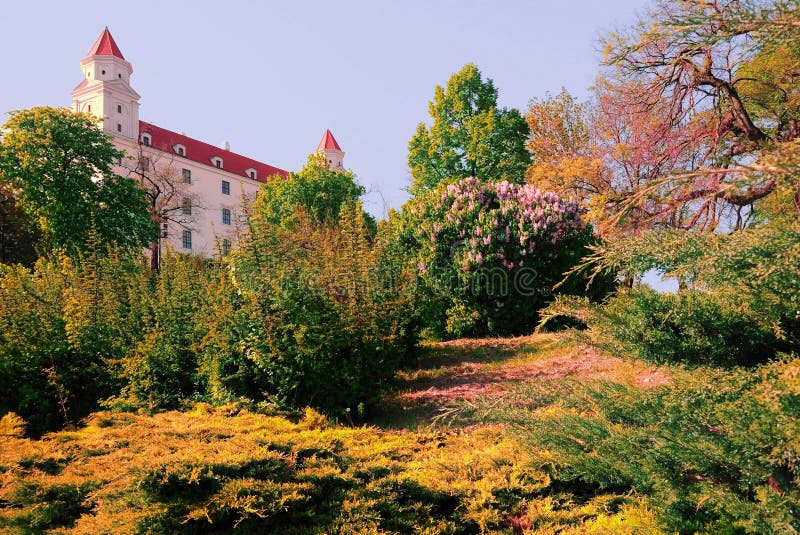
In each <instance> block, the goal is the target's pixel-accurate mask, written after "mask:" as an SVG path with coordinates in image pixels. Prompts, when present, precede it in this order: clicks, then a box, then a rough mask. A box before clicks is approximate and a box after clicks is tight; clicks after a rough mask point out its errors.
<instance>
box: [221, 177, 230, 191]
mask: <svg viewBox="0 0 800 535" xmlns="http://www.w3.org/2000/svg"><path fill="white" fill-rule="evenodd" d="M222 194H223V195H230V194H231V183H230V182H228V181H227V180H223V181H222Z"/></svg>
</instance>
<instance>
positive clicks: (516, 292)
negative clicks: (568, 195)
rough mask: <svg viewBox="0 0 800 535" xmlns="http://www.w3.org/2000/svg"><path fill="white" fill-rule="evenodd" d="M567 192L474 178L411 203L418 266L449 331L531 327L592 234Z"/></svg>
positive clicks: (463, 332)
mask: <svg viewBox="0 0 800 535" xmlns="http://www.w3.org/2000/svg"><path fill="white" fill-rule="evenodd" d="M580 212H581V209H580V206H579V205H578V203H577V202H576V201H574V200H572V199H565V198H562V197H559V196H558V195H557V194H555V193H552V192H547V191H542V190H539V189H537V188H536V187H534V186H533V185H529V184H512V183H509V182H506V181H502V182H483V181H480V180H478V179H475V178H466V179H463V180H461V181H458V182H455V183H451V184H447V185H442V186H440V187H439V188H436V189H435V190H432V191H431V192H429V193H428V194H426V195H425V196H421V197H418V198H417V199H415V202H412V203H411V207H410V214H411V217H412V220H414V221H416V225H415V226H416V228H415V229H414V232H415V234H416V239H417V242H418V244H419V245H420V249H419V254H420V256H419V265H418V267H419V269H420V271H421V272H422V275H423V280H424V281H425V282H426V284H427V287H428V289H429V291H430V292H431V296H430V297H431V298H432V299H437V300H438V301H440V302H442V303H444V305H443V306H444V310H443V311H442V313H441V317H442V321H443V325H442V327H443V331H444V332H445V333H446V334H447V335H455V336H461V335H466V334H485V333H491V332H496V333H508V332H515V331H520V330H524V329H526V328H527V327H529V326H532V325H533V323H534V322H535V320H536V317H537V311H538V309H539V308H541V306H543V305H544V304H545V303H546V302H547V300H548V297H549V295H550V291H551V289H552V287H553V285H554V284H555V283H556V282H558V281H559V280H561V278H562V274H563V273H564V272H565V271H566V270H567V269H569V267H571V265H572V264H573V263H574V261H575V260H577V258H579V257H580V254H581V253H582V250H583V246H584V245H585V243H586V241H587V239H589V238H590V237H591V230H590V229H587V228H586V226H585V225H584V223H583V221H582V220H581V216H580Z"/></svg>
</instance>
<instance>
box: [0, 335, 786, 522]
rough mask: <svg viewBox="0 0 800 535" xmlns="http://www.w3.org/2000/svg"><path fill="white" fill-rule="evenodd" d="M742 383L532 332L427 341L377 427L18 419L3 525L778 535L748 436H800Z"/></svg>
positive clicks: (238, 415) (9, 441)
mask: <svg viewBox="0 0 800 535" xmlns="http://www.w3.org/2000/svg"><path fill="white" fill-rule="evenodd" d="M782 366H784V368H780V369H779V368H774V369H773V372H775V373H783V372H781V371H780V370H784V371H785V370H786V369H788V368H786V366H788V365H787V364H782ZM769 370H770V368H765V371H764V373H762V374H761V377H762V379H761V380H762V381H766V377H767V375H769V373H773V372H770V371H769ZM776 370H778V371H776ZM747 373H748V375H744V374H737V372H722V371H713V370H710V369H694V370H686V369H683V368H678V367H674V368H666V367H654V366H652V365H650V364H646V363H643V362H641V361H635V360H622V359H619V358H616V357H613V356H610V355H606V354H602V353H600V352H598V351H596V350H594V349H592V348H590V347H588V346H582V345H579V344H577V343H574V342H570V341H569V339H566V338H563V337H561V336H556V335H537V336H533V337H524V338H514V339H504V340H501V339H496V340H478V341H474V340H473V341H457V342H450V343H444V344H431V345H429V346H427V347H426V350H425V352H424V354H423V356H422V357H421V358H420V361H419V366H417V367H416V368H415V369H408V370H404V371H403V372H401V373H400V374H399V377H398V385H399V386H398V389H397V391H396V392H395V393H393V394H390V395H388V396H387V398H386V400H385V402H384V403H383V405H382V406H383V411H382V412H381V413H380V414H378V415H376V416H375V418H374V420H373V423H372V425H371V426H364V427H348V426H341V425H336V424H332V423H330V422H328V421H326V420H325V418H323V417H322V416H320V415H319V414H317V413H315V412H313V411H310V410H309V411H307V412H306V413H305V415H304V416H303V417H302V418H300V419H299V421H291V420H289V419H286V418H283V417H279V416H271V415H264V414H258V413H254V412H249V411H248V410H246V409H245V408H244V407H243V406H235V405H229V406H224V407H217V408H212V407H210V406H207V405H203V404H198V405H196V406H195V407H194V408H193V410H191V411H188V412H167V413H161V414H156V415H153V416H147V415H137V414H129V413H110V412H101V413H96V414H94V415H92V416H91V417H90V418H89V419H88V420H87V421H86V423H85V425H84V426H83V427H81V428H80V429H78V430H74V431H62V432H58V433H53V434H50V435H46V436H45V437H43V438H42V439H41V440H29V439H26V438H22V435H21V433H20V428H19V422H17V421H15V420H14V418H13V417H11V416H7V417H5V418H4V419H3V420H2V425H0V531H2V532H11V533H41V532H47V531H51V532H58V533H115V534H116V533H136V532H138V533H224V532H230V531H232V530H236V531H238V532H242V533H270V532H271V533H482V532H485V533H541V534H544V533H586V532H594V533H657V532H660V531H662V530H663V531H664V532H676V531H685V530H686V529H687V527H688V529H693V530H696V531H700V532H703V531H709V530H711V531H713V530H714V529H712V528H716V527H719V526H723V527H724V526H728V527H729V528H730V531H731V532H737V531H751V532H759V530H761V532H766V531H769V530H770V529H772V528H773V527H779V526H780V522H782V521H784V520H786V519H782V518H781V517H780V514H779V513H780V511H785V510H789V511H791V509H790V508H789V509H786V508H785V507H784V506H785V505H786V504H787V503H790V501H791V500H792V499H793V494H792V492H793V490H792V485H791V484H790V482H786V481H782V480H781V474H782V472H781V471H780V467H777V468H773V467H772V464H770V463H771V461H770V460H769V459H767V460H764V459H759V458H754V456H753V454H752V452H750V451H748V449H747V448H748V447H749V446H748V443H747V440H750V441H751V442H752V443H753V444H755V445H758V444H759V443H760V442H759V441H760V439H761V438H763V437H762V435H764V434H768V433H772V434H773V435H774V438H775V443H776V445H781V444H783V442H786V441H789V443H791V440H792V439H791V436H788V435H787V437H783V435H781V433H777V432H776V431H775V429H773V428H772V427H769V425H768V423H769V422H767V421H765V420H764V419H763V418H761V417H760V416H759V414H760V413H753V414H756V416H754V417H753V418H754V419H755V420H756V421H758V422H761V424H760V425H761V426H762V427H758V426H755V424H753V425H750V424H747V421H748V416H747V415H748V414H749V413H750V412H752V410H753V409H752V408H753V407H754V406H755V405H753V403H755V401H753V399H750V401H748V399H749V398H748V396H749V395H750V394H749V393H750V392H755V391H756V390H757V389H758V385H759V384H761V383H759V380H758V379H754V377H755V376H756V375H758V374H753V373H752V372H747ZM773 375H774V374H773ZM714 384H724V385H725V388H724V389H722V390H721V391H720V392H717V391H716V390H714V389H713V388H711V387H710V386H709V385H714ZM770 384H771V385H772V387H773V388H774V389H779V388H780V385H781V382H780V380H777V379H775V378H774V377H773V378H772V379H770ZM775 391H776V392H777V390H775ZM698 393H699V395H698ZM743 399H744V400H745V404H744V405H742V407H743V408H742V409H741V410H739V411H738V412H735V407H738V405H736V404H737V403H739V402H741V401H742V400H743ZM759 399H760V398H759ZM748 411H749V412H748ZM773 412H774V411H773ZM776 414H777V413H776ZM778 416H780V415H779V414H778ZM778 416H776V417H778ZM753 418H751V420H752V419H753ZM739 424H741V426H742V427H741V429H738V428H737V427H736V426H737V425H739ZM785 433H789V434H791V433H793V431H792V428H790V427H787V428H786V430H785ZM771 436H772V435H771ZM784 439H785V440H784ZM782 440H783V442H781V441H782ZM794 440H795V441H796V439H794ZM776 447H777V446H776ZM742 485H745V486H747V485H749V487H747V488H745V490H744V491H742ZM737 515H739V516H737ZM741 518H746V519H747V522H749V523H750V524H745V523H743V522H744V521H743V520H741ZM689 532H691V531H689Z"/></svg>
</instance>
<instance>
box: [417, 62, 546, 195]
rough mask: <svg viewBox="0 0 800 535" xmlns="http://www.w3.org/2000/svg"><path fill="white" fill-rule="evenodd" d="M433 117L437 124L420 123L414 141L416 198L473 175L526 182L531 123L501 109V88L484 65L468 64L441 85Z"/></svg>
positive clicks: (431, 108) (431, 109)
mask: <svg viewBox="0 0 800 535" xmlns="http://www.w3.org/2000/svg"><path fill="white" fill-rule="evenodd" d="M429 113H430V116H431V118H432V119H433V124H432V125H431V126H428V125H426V124H425V123H420V124H419V126H417V132H416V133H415V134H414V136H413V137H412V138H411V141H409V143H408V151H409V154H408V165H409V167H410V168H411V176H412V179H413V181H412V184H411V193H412V194H414V195H416V194H418V193H421V192H422V191H425V190H428V189H430V188H433V187H435V186H436V185H437V184H438V183H439V182H441V181H442V180H446V179H459V178H467V177H470V176H473V177H476V178H479V179H483V180H508V181H509V182H521V181H522V177H523V176H524V174H525V169H526V168H527V167H528V164H530V159H531V158H530V154H529V153H528V151H527V150H526V149H525V140H526V139H527V136H528V132H529V130H528V125H527V124H526V123H525V119H524V118H523V117H522V115H521V114H520V112H519V111H518V110H516V109H513V108H512V109H506V108H498V107H497V89H496V88H495V86H494V83H493V82H492V80H489V79H487V80H484V79H483V78H482V77H481V73H480V71H479V70H478V67H476V66H475V65H472V64H468V65H465V66H464V67H463V68H462V69H461V70H460V71H458V72H457V73H455V74H453V75H452V76H451V77H450V79H449V80H448V81H447V85H446V86H445V87H441V86H436V90H435V93H434V97H433V101H431V102H430V104H429Z"/></svg>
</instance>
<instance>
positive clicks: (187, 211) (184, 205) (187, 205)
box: [181, 199, 192, 215]
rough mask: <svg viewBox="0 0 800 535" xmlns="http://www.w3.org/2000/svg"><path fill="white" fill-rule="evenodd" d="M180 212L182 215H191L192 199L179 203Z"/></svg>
mask: <svg viewBox="0 0 800 535" xmlns="http://www.w3.org/2000/svg"><path fill="white" fill-rule="evenodd" d="M181 211H182V212H183V214H184V215H192V199H183V201H182V202H181Z"/></svg>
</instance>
